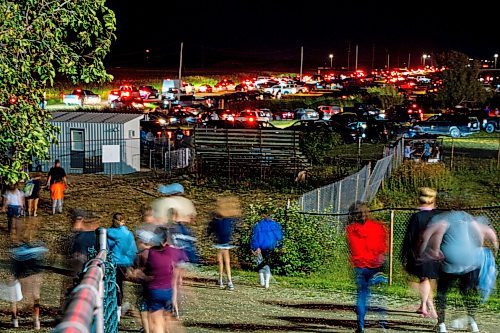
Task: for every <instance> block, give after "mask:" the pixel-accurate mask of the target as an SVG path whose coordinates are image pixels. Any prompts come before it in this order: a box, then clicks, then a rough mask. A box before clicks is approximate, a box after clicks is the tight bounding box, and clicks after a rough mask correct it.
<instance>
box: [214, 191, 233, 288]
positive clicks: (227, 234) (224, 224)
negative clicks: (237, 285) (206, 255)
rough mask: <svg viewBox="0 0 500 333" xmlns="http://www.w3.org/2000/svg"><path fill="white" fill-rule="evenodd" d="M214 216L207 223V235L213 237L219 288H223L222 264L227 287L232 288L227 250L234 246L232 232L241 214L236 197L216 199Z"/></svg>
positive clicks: (229, 259)
mask: <svg viewBox="0 0 500 333" xmlns="http://www.w3.org/2000/svg"><path fill="white" fill-rule="evenodd" d="M215 215H216V216H215V217H214V218H213V219H212V221H210V223H209V225H208V235H209V236H211V235H212V236H213V237H214V239H215V245H214V248H216V249H217V250H218V252H217V262H218V264H219V281H218V285H219V288H221V289H223V288H224V281H223V276H224V265H225V266H226V275H227V289H229V290H233V289H234V285H233V280H232V277H231V257H230V255H229V250H230V249H232V248H234V247H235V246H234V245H233V244H232V240H233V232H234V228H235V225H236V223H237V222H238V218H239V217H240V216H241V208H240V201H239V199H238V198H237V197H222V198H218V199H217V210H216V212H215Z"/></svg>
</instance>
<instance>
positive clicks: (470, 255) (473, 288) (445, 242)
mask: <svg viewBox="0 0 500 333" xmlns="http://www.w3.org/2000/svg"><path fill="white" fill-rule="evenodd" d="M486 241H489V242H491V244H492V245H493V248H494V251H495V253H497V252H498V239H497V236H496V233H495V231H494V229H493V228H492V227H491V226H490V225H485V224H482V223H479V222H478V221H477V219H475V218H474V217H473V216H471V215H470V214H468V213H466V212H464V211H450V212H445V213H442V214H439V215H437V216H435V217H434V218H433V219H432V220H431V223H430V224H429V226H428V227H427V229H426V230H425V231H424V233H423V234H422V244H421V246H420V251H419V254H420V256H421V257H422V258H424V259H425V258H428V260H440V261H442V264H441V271H440V274H439V278H438V284H437V299H436V300H437V302H436V305H437V315H438V332H439V333H446V332H448V331H447V328H446V324H445V309H446V298H447V293H448V290H449V289H450V287H451V286H452V285H453V283H454V282H455V281H458V282H459V290H460V294H461V295H462V297H463V299H464V303H465V307H466V309H467V315H468V324H469V326H470V330H471V331H472V332H479V328H478V325H477V323H476V319H475V314H476V311H477V308H478V306H479V295H478V289H477V288H478V283H479V274H480V269H481V265H482V262H483V245H484V243H485V242H486Z"/></svg>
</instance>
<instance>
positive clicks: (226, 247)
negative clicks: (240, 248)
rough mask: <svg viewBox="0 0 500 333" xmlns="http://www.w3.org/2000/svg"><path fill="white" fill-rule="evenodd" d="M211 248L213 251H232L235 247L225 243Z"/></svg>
mask: <svg viewBox="0 0 500 333" xmlns="http://www.w3.org/2000/svg"><path fill="white" fill-rule="evenodd" d="M213 247H214V249H218V250H231V249H234V248H235V247H236V246H235V245H231V244H227V243H226V244H215V245H214V246H213Z"/></svg>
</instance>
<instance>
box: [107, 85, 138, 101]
mask: <svg viewBox="0 0 500 333" xmlns="http://www.w3.org/2000/svg"><path fill="white" fill-rule="evenodd" d="M118 97H124V98H125V99H126V98H130V97H132V98H135V97H141V93H140V92H139V89H138V88H137V87H136V86H131V85H123V86H120V88H119V89H114V90H111V91H110V92H109V94H108V103H109V104H110V105H111V102H112V101H114V100H115V99H117V98H118Z"/></svg>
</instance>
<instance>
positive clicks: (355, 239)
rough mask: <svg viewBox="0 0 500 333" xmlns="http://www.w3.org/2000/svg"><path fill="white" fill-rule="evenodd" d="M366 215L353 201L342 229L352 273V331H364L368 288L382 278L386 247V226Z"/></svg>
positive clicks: (382, 279) (362, 205) (358, 204)
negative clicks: (354, 319)
mask: <svg viewBox="0 0 500 333" xmlns="http://www.w3.org/2000/svg"><path fill="white" fill-rule="evenodd" d="M369 214H370V209H369V208H368V206H367V204H366V203H362V202H356V203H354V204H353V205H352V206H351V207H350V208H349V225H348V226H347V228H346V235H347V242H348V244H349V248H350V250H351V262H352V265H353V266H354V271H355V273H356V285H357V301H356V313H357V317H358V328H357V330H356V333H363V332H364V327H365V315H366V310H367V301H368V297H369V294H370V291H369V287H370V286H371V285H373V284H376V283H378V282H382V281H385V280H386V278H385V277H384V276H383V275H382V273H381V271H382V265H383V264H384V261H385V254H386V253H387V247H388V246H387V243H388V242H387V240H388V234H387V229H386V227H385V226H384V224H383V223H382V222H379V221H374V220H372V219H371V218H370V216H369Z"/></svg>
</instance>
